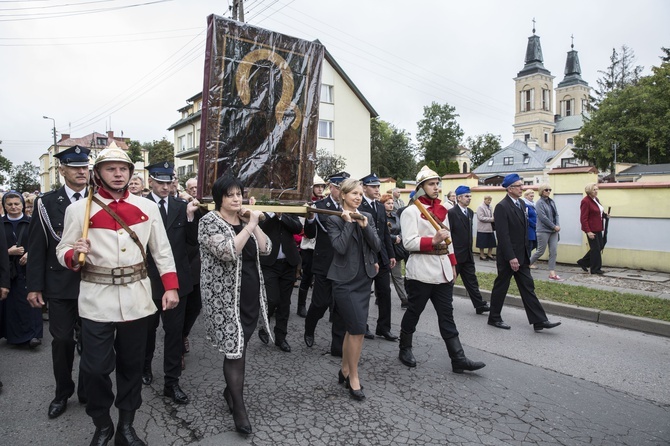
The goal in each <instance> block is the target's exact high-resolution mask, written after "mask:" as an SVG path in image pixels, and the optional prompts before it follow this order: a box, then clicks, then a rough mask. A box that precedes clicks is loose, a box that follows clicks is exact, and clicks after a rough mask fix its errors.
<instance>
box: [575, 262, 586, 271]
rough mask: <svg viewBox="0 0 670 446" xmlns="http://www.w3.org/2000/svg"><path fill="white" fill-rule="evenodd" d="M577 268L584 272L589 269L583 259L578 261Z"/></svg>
mask: <svg viewBox="0 0 670 446" xmlns="http://www.w3.org/2000/svg"><path fill="white" fill-rule="evenodd" d="M577 266H579V267H580V268H581V269H582V271H588V270H589V267H588V266H587V265H585V264H584V261H583V260H582V259H579V260H577Z"/></svg>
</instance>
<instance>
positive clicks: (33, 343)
mask: <svg viewBox="0 0 670 446" xmlns="http://www.w3.org/2000/svg"><path fill="white" fill-rule="evenodd" d="M40 345H42V340H41V339H38V338H32V339H31V340H30V342H28V347H30V349H31V350H33V349H36V348H37V347H39V346H40Z"/></svg>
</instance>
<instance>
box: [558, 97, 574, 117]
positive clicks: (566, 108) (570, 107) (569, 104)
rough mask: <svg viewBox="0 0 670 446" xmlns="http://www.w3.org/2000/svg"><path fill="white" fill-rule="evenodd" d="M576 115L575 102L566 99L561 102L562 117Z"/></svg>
mask: <svg viewBox="0 0 670 446" xmlns="http://www.w3.org/2000/svg"><path fill="white" fill-rule="evenodd" d="M573 114H575V100H574V99H565V100H564V101H561V116H572V115H573Z"/></svg>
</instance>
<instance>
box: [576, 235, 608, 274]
mask: <svg viewBox="0 0 670 446" xmlns="http://www.w3.org/2000/svg"><path fill="white" fill-rule="evenodd" d="M594 234H595V235H596V236H595V237H594V238H593V240H591V239H590V238H588V237H587V239H588V241H589V250H588V252H587V253H586V255H585V256H584V257H582V259H581V263H583V264H585V265H590V267H591V273H593V272H594V271H600V269H601V268H602V267H603V258H602V254H601V252H602V250H603V233H602V232H595V233H594Z"/></svg>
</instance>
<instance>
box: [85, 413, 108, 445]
mask: <svg viewBox="0 0 670 446" xmlns="http://www.w3.org/2000/svg"><path fill="white" fill-rule="evenodd" d="M93 424H95V433H94V434H93V439H92V440H91V445H90V446H107V444H108V443H109V441H110V440H111V439H112V437H113V436H114V423H112V419H111V418H110V416H109V414H107V415H105V416H102V417H98V418H93Z"/></svg>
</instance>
